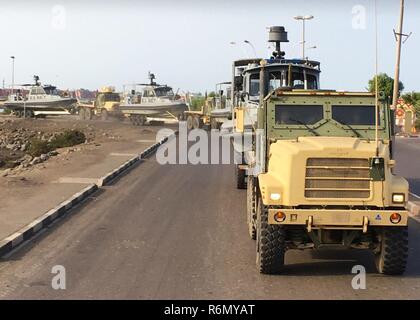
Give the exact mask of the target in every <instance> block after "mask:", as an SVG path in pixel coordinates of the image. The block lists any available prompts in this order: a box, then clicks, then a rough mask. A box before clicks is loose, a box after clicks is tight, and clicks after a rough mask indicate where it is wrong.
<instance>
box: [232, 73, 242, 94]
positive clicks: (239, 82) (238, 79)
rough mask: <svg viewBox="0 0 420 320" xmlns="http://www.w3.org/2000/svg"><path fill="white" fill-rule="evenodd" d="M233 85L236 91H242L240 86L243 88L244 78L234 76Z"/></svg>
mask: <svg viewBox="0 0 420 320" xmlns="http://www.w3.org/2000/svg"><path fill="white" fill-rule="evenodd" d="M234 82H235V83H234V85H235V88H236V91H241V90H242V86H243V82H244V77H243V76H235V81H234Z"/></svg>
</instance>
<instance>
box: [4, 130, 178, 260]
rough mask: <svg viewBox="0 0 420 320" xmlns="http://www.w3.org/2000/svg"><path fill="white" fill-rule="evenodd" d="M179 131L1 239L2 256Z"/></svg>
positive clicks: (145, 156) (148, 154)
mask: <svg viewBox="0 0 420 320" xmlns="http://www.w3.org/2000/svg"><path fill="white" fill-rule="evenodd" d="M176 134H177V132H174V133H173V134H171V135H169V136H167V137H165V138H163V139H162V140H160V141H159V142H157V143H155V144H153V145H152V146H150V147H148V148H147V149H146V150H144V151H143V152H142V153H140V154H139V155H138V156H135V157H134V158H132V159H130V160H128V161H127V162H125V163H124V164H122V165H121V166H119V167H118V168H117V169H115V170H113V171H111V172H109V173H108V174H106V175H105V176H103V177H102V178H100V179H98V182H97V183H95V184H91V185H89V186H88V187H86V188H84V189H83V190H82V191H80V192H78V193H76V194H75V195H73V196H71V197H70V198H69V199H67V200H65V201H63V202H62V203H60V204H59V205H58V206H57V207H55V208H54V209H51V210H50V211H48V212H47V213H45V214H44V215H42V216H41V217H38V218H37V219H35V220H34V221H32V222H31V223H29V224H28V225H26V226H25V227H23V228H22V229H20V230H19V231H17V232H15V233H14V234H12V235H10V236H8V237H7V238H5V239H3V240H1V241H0V257H2V256H4V255H5V254H7V253H9V252H10V251H12V250H13V249H15V248H16V247H18V246H19V245H20V244H22V243H23V242H24V241H27V240H29V239H30V238H32V237H33V236H34V235H36V234H37V233H38V232H39V231H41V230H42V229H45V228H46V227H48V226H49V225H50V224H51V223H52V222H54V221H55V220H57V219H59V218H60V217H62V216H63V215H64V214H65V213H67V212H68V211H69V210H70V209H72V208H74V207H75V206H76V205H78V204H80V203H82V202H83V201H84V200H85V199H87V198H88V197H89V196H90V195H92V194H93V193H94V192H96V191H97V190H98V189H99V188H100V187H102V186H104V185H106V184H108V183H109V182H110V181H112V180H113V179H115V178H116V177H117V176H119V175H120V174H121V173H123V172H124V171H126V170H127V169H129V168H130V167H132V166H133V165H134V164H136V163H138V162H141V161H142V160H143V159H145V158H147V157H148V156H150V155H151V154H152V153H154V152H155V151H156V150H157V149H158V148H159V147H160V146H161V145H162V144H164V143H166V142H167V141H168V140H169V139H171V138H172V137H175V136H176Z"/></svg>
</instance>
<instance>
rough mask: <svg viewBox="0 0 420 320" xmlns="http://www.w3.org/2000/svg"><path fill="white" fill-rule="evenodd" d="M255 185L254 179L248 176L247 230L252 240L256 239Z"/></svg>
mask: <svg viewBox="0 0 420 320" xmlns="http://www.w3.org/2000/svg"><path fill="white" fill-rule="evenodd" d="M256 189H257V188H256V186H255V179H254V178H253V177H249V178H248V191H247V197H246V202H247V208H246V209H247V212H246V215H247V223H248V232H249V236H250V237H251V239H252V240H256V239H257V228H256V199H257V190H256Z"/></svg>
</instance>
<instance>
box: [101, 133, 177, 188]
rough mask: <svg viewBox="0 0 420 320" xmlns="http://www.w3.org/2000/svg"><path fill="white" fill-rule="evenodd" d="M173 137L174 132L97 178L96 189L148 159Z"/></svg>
mask: <svg viewBox="0 0 420 320" xmlns="http://www.w3.org/2000/svg"><path fill="white" fill-rule="evenodd" d="M175 135H176V132H175V133H173V134H171V135H169V136H167V137H165V138H163V139H162V140H160V141H159V142H156V143H155V144H153V145H151V146H150V147H148V148H147V149H145V150H144V151H143V152H141V153H140V154H139V155H138V156H135V157H134V158H131V159H130V160H128V161H127V162H125V163H124V164H122V165H121V166H119V167H118V168H117V169H115V170H113V171H111V172H109V173H107V174H106V175H105V176H103V177H102V178H99V179H98V182H97V184H98V187H103V186H106V185H107V184H108V183H109V182H111V181H112V180H114V179H115V178H116V177H118V176H119V175H120V174H122V173H123V172H124V171H126V170H128V169H129V168H131V167H132V166H133V165H135V164H137V163H139V162H141V161H142V160H143V159H146V158H147V157H149V156H150V155H151V154H153V153H154V152H156V150H157V149H158V148H159V147H160V146H161V145H163V144H164V143H166V142H167V141H168V140H169V139H171V138H172V137H174V136H175Z"/></svg>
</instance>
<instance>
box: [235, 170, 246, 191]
mask: <svg viewBox="0 0 420 320" xmlns="http://www.w3.org/2000/svg"><path fill="white" fill-rule="evenodd" d="M246 185H247V182H246V171H245V170H243V169H240V168H239V166H238V165H236V188H238V189H240V190H245V189H246Z"/></svg>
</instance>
